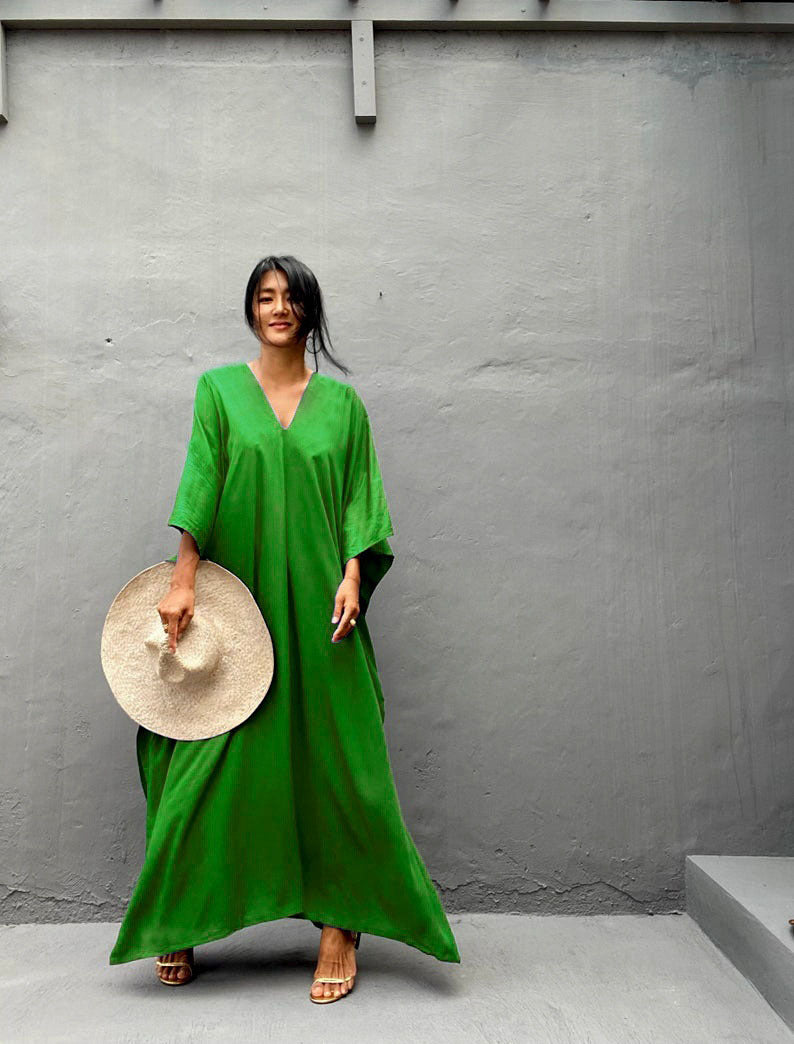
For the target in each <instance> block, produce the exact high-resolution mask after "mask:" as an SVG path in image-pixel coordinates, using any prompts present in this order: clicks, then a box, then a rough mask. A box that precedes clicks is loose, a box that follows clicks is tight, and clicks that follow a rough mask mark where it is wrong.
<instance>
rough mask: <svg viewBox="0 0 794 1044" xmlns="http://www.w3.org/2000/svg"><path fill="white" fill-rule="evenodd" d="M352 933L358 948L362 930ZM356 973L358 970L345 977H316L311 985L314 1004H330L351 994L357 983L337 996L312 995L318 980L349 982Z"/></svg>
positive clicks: (310, 991) (310, 992)
mask: <svg viewBox="0 0 794 1044" xmlns="http://www.w3.org/2000/svg"><path fill="white" fill-rule="evenodd" d="M351 934H352V935H353V939H354V942H355V948H356V949H358V944H359V943H360V942H361V932H352V933H351ZM356 975H358V972H356V973H355V975H346V976H345V978H344V979H335V978H334V977H333V976H328V975H323V976H320V978H319V979H315V980H314V982H312V984H311V986H310V987H309V1000H310V1001H312V1002H313V1003H314V1004H330V1003H331V1002H332V1001H338V1000H341V998H342V997H348V996H350V994H351V993H352V992H353V989H354V987H355V983H353V986H351V987H350V989H349V990H348V991H347V993H342V991H341V990H340V991H339V993H337V995H336V996H335V997H334V996H333V994H331V996H330V997H312V990H313V989H314V987H315V986H316V984H317V983H318V982H349V981H350V980H351V979H354V978H355V977H356Z"/></svg>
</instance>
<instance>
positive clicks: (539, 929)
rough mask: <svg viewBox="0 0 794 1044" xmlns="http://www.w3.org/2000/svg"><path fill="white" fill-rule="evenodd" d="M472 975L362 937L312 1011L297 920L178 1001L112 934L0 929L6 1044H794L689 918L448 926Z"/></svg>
mask: <svg viewBox="0 0 794 1044" xmlns="http://www.w3.org/2000/svg"><path fill="white" fill-rule="evenodd" d="M449 919H450V923H451V925H452V929H453V931H454V932H455V936H456V938H457V941H458V948H459V949H460V953H461V958H462V962H461V964H459V965H453V964H444V963H442V962H440V961H437V960H435V958H433V957H428V956H427V955H425V954H422V953H420V952H419V951H417V950H413V949H411V948H410V947H408V946H405V945H404V944H401V943H396V942H393V941H391V940H388V939H380V938H377V937H374V936H371V935H365V936H364V937H363V938H362V940H361V947H360V949H359V950H358V953H357V958H358V968H359V971H358V976H357V981H356V986H355V989H354V990H353V992H352V993H351V994H350V995H349V996H347V997H345V998H343V999H342V1000H340V1001H338V1002H336V1003H335V1004H329V1005H325V1006H321V1005H316V1004H312V1003H311V1002H310V1001H309V998H308V991H309V985H310V982H311V973H312V971H313V969H314V960H315V956H316V946H317V943H318V940H319V933H318V931H317V929H316V928H314V927H313V926H312V925H309V924H307V923H304V922H300V921H294V920H285V919H282V920H279V921H272V922H269V923H267V924H262V925H255V926H253V927H250V928H245V929H243V930H242V931H240V932H236V933H235V934H234V935H231V936H228V937H227V938H226V939H222V940H219V941H217V942H213V943H207V944H204V945H203V946H199V947H197V948H196V957H197V974H196V978H195V980H194V981H193V982H192V983H190V984H189V985H188V986H186V987H184V988H181V989H180V988H179V987H169V986H163V985H161V984H160V983H159V982H157V980H156V979H155V975H154V961H153V960H149V959H146V960H142V961H133V962H131V963H129V964H124V965H114V966H113V967H111V966H110V965H109V964H108V963H107V956H108V953H109V952H110V949H111V947H112V945H113V942H114V940H115V936H116V930H117V926H116V925H114V924H67V925H5V926H0V953H1V954H2V956H0V990H1V991H2V993H1V994H0V1040H2V1042H3V1044H16V1042H25V1044H32V1042H38V1041H47V1042H48V1044H52V1042H57V1041H86V1042H89V1041H90V1042H91V1044H96V1042H101V1044H122V1042H123V1044H133V1042H135V1044H141V1042H150V1041H157V1042H158V1044H159V1042H168V1044H171V1042H177V1041H180V1042H181V1041H184V1042H188V1041H190V1042H191V1044H193V1042H196V1041H223V1042H226V1041H231V1042H234V1044H243V1042H247V1041H257V1042H262V1041H274V1042H278V1044H291V1042H303V1041H305V1042H307V1044H309V1042H311V1044H316V1042H317V1041H320V1040H321V1041H322V1042H323V1044H336V1042H339V1044H342V1042H344V1044H369V1042H370V1041H373V1042H374V1041H376V1040H377V1041H378V1042H379V1044H380V1042H381V1041H390V1040H394V1041H410V1042H411V1044H436V1042H439V1044H441V1042H444V1044H447V1042H448V1044H468V1042H469V1041H472V1042H487V1044H514V1042H527V1044H572V1042H575V1044H623V1042H626V1044H645V1042H647V1044H699V1042H704V1044H705V1042H709V1044H713V1042H716V1041H731V1042H735V1044H755V1042H757V1044H760V1042H763V1044H772V1042H778V1041H781V1042H783V1041H785V1042H787V1044H789V1042H791V1041H792V1039H794V1034H792V1033H791V1031H790V1030H789V1029H788V1028H787V1027H786V1025H785V1023H784V1022H783V1021H782V1020H781V1019H780V1018H779V1017H778V1016H777V1015H776V1014H775V1012H774V1011H773V1010H772V1008H770V1007H769V1005H768V1004H767V1003H766V1001H765V1000H764V999H763V997H761V995H760V994H759V993H758V992H757V990H756V989H755V987H754V986H752V985H751V984H750V983H749V982H748V981H747V980H746V979H745V978H743V977H742V976H741V975H740V974H739V973H738V972H737V971H736V969H735V968H734V967H733V965H732V964H731V963H730V962H729V961H728V960H727V958H725V957H724V956H723V955H722V953H721V952H720V951H719V950H718V949H716V948H715V947H714V946H713V945H712V944H711V942H709V940H708V939H707V937H706V936H705V935H704V934H703V933H702V931H701V930H700V928H699V927H698V926H697V925H696V924H695V922H694V921H693V920H692V919H691V918H690V917H688V916H687V915H685V914H684V915H678V916H675V915H671V916H663V917H662V916H656V917H649V916H619V917H609V916H593V917H570V916H559V917H538V916H520V915H509V914H508V915H496V914H453V915H451V916H450V918H449Z"/></svg>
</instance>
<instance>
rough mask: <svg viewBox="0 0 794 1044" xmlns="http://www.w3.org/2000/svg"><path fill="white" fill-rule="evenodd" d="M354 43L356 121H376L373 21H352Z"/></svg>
mask: <svg viewBox="0 0 794 1044" xmlns="http://www.w3.org/2000/svg"><path fill="white" fill-rule="evenodd" d="M350 37H351V41H352V44H353V111H354V112H355V114H356V123H374V122H375V40H374V37H373V32H372V22H369V21H366V20H364V19H361V18H356V19H354V20H353V21H352V22H351V23H350Z"/></svg>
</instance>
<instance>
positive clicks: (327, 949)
mask: <svg viewBox="0 0 794 1044" xmlns="http://www.w3.org/2000/svg"><path fill="white" fill-rule="evenodd" d="M245 316H246V321H247V323H248V325H249V327H250V328H251V329H252V330H253V332H254V333H255V334H256V336H257V338H258V340H259V342H260V352H259V357H258V358H257V359H253V360H251V361H249V362H239V363H230V364H227V365H223V366H217V367H214V368H212V369H210V370H207V371H205V372H204V373H202V374H201V375H200V377H199V378H198V383H197V387H196V396H195V405H194V415H193V428H192V433H191V436H190V441H189V443H188V449H187V459H186V461H185V465H184V470H183V472H182V477H181V480H180V483H179V487H178V489H177V494H176V501H175V504H174V508H173V511H172V513H171V515H170V517H169V519H168V524H169V525H170V526H173V527H174V528H176V529H178V530H180V531H181V533H182V537H181V541H180V545H179V551H178V553H177V555H176V556H174V558H172V559H169V561H174V560H175V561H176V565H175V567H174V572H173V578H172V583H171V590H170V591H169V592H168V594H166V596H165V597H164V598H163V599H162V601H161V602H160V604H159V605H158V607H157V608H158V611H159V614H160V617H161V619H162V621H163V626H164V628H165V629H166V630H167V632H168V635H169V643H170V646H171V649H172V650H173V649H175V648H176V643H177V641H178V640H179V637H180V636H181V635H182V634H183V633H184V631H185V629H186V627H188V626H189V624H190V620H191V618H192V616H193V609H194V584H195V573H196V568H197V565H198V561H199V559H200V558H208V559H210V560H212V561H214V562H218V563H219V564H220V565H222V566H224V567H225V568H227V569H229V570H230V571H231V572H233V573H235V575H236V576H238V577H239V578H240V579H241V580H242V581H243V582H244V583H245V584H246V585H247V586H248V588H249V590H250V591H251V593H252V594H253V596H254V598H255V599H256V601H257V604H258V605H259V607H260V609H261V611H262V615H263V616H264V618H265V620H266V621H267V624H268V627H269V629H270V633H271V636H272V639H273V646H274V650H275V671H274V675H273V681H272V683H271V687H270V689H269V691H268V694H267V696H266V697H265V699H264V700H263V701H262V703H261V704H260V705H259V707H258V708H257V710H256V711H255V712H254V713H253V714H252V715H251V716H250V717H249V718H248V719H247V720H246V721H244V722H243V723H242V724H240V725H238V726H237V727H236V728H233V729H231V730H230V731H228V732H226V733H223V734H222V735H220V736H216V737H212V738H211V739H207V740H199V741H182V740H173V739H169V738H167V737H164V736H160V735H157V734H155V733H152V732H149V731H148V730H146V729H145V728H143V727H142V726H140V727H139V729H138V733H137V758H138V766H139V770H140V777H141V783H142V785H143V789H144V793H145V795H146V801H147V817H146V855H145V859H144V864H143V868H142V870H141V873H140V876H139V878H138V881H137V883H136V885H135V888H134V890H133V893H132V897H131V899H130V903H129V906H128V908H127V911H126V913H125V916H124V920H123V921H122V924H121V927H120V930H119V935H118V939H117V941H116V944H115V946H114V948H113V950H112V952H111V954H110V963H111V964H121V963H124V962H126V961H132V960H137V959H139V958H142V957H148V956H155V955H159V961H158V962H157V964H156V967H157V974H158V975H159V977H160V979H161V981H163V982H165V983H167V984H168V985H181V984H184V983H186V982H189V981H190V979H191V978H192V975H193V947H194V946H195V945H196V944H198V943H203V942H209V941H211V940H214V939H220V938H222V937H224V936H226V935H229V934H231V933H232V932H234V931H237V930H238V929H240V928H243V927H246V926H247V925H251V924H256V923H259V922H263V921H270V920H275V919H277V918H281V917H299V918H304V919H308V920H311V921H312V922H313V923H314V924H315V925H316V926H317V927H318V928H321V929H322V936H321V939H320V947H319V952H318V956H317V963H316V966H315V969H314V977H315V980H317V979H320V980H331V981H319V982H318V981H315V982H314V983H313V984H312V987H311V989H310V997H311V999H312V1000H314V1001H316V1002H318V1003H326V1002H328V1001H332V1000H336V999H338V998H339V997H342V996H345V994H346V993H348V992H349V990H350V989H351V988H352V986H353V984H354V982H355V974H356V960H355V950H356V949H357V947H358V942H359V938H360V933H361V932H369V933H370V934H373V935H381V936H385V937H387V938H391V939H397V940H400V941H401V942H405V943H407V944H408V945H410V946H414V947H416V948H417V949H419V950H422V951H423V952H424V953H428V954H431V955H433V956H435V957H437V958H438V959H439V960H442V961H452V962H459V961H460V955H459V953H458V949H457V946H456V943H455V939H454V937H453V934H452V930H451V928H450V926H449V923H448V921H447V918H446V916H445V914H444V910H443V908H442V906H441V903H440V901H439V898H438V895H437V893H436V891H435V888H434V887H433V883H432V881H431V880H430V877H429V875H428V873H427V870H426V868H425V866H424V863H423V862H422V860H421V858H420V856H419V854H418V852H417V850H416V848H415V846H414V843H413V841H412V839H411V837H410V834H409V832H408V830H407V828H406V826H405V822H404V820H403V818H402V813H401V810H400V806H399V801H398V797H397V792H396V789H395V785H394V779H393V776H392V772H391V766H390V762H389V756H388V751H387V747H386V739H385V733H384V730H383V722H384V720H385V709H384V700H383V693H382V690H381V685H380V681H379V678H378V671H377V665H376V662H375V654H374V650H373V646H372V642H371V639H370V635H369V631H368V629H367V623H366V618H365V613H366V610H367V606H368V604H369V601H370V599H371V597H372V594H373V591H374V589H375V587H376V586H377V584H378V583H379V582H380V580H381V579H382V578H383V576H384V575H385V573H386V571H387V570H388V569H389V568H390V566H391V564H392V561H393V558H394V555H393V552H392V550H391V547H390V545H389V541H388V537H389V536H391V535H393V529H392V523H391V518H390V516H389V510H388V506H387V503H386V498H385V495H384V491H383V484H382V480H381V474H380V469H379V466H378V459H377V455H376V451H375V446H374V441H373V438H372V433H371V430H370V425H369V418H368V415H367V411H366V409H365V407H364V404H363V402H362V401H361V399H360V398H359V396H358V394H357V393H356V392H355V390H354V389H353V387H352V386H351V385H349V384H346V383H343V382H341V381H338V380H336V379H335V378H332V377H329V376H326V375H324V374H320V373H318V372H317V353H318V349H317V342H318V341H319V344H320V348H319V350H320V351H321V352H322V353H323V354H324V355H326V356H327V358H329V359H330V360H331V362H333V363H334V365H336V366H337V367H338V368H339V369H341V370H343V371H344V372H345V373H347V372H348V371H347V369H346V367H344V366H342V365H341V364H339V363H337V362H336V360H335V359H334V358H333V357H332V356H331V354H330V353H329V351H328V350H327V348H326V344H325V339H326V337H327V328H326V321H325V315H324V309H323V301H322V295H321V292H320V288H319V286H318V284H317V280H316V279H315V277H314V275H313V274H312V272H311V271H310V270H309V269H308V268H307V267H306V266H305V265H303V264H302V263H301V262H300V261H298V260H296V259H295V258H293V257H291V256H283V257H275V256H270V257H266V258H263V259H262V260H261V261H260V262H259V263H258V264H257V265H256V267H255V268H254V270H253V272H252V273H251V277H250V279H249V281H248V286H247V289H246V295H245ZM310 334H311V335H312V348H311V351H312V352H313V354H314V356H315V370H314V372H312V371H310V370H307V368H306V366H305V362H304V353H305V351H306V347H307V339H308V337H309V335H310Z"/></svg>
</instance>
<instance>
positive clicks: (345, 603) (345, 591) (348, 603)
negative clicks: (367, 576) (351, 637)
mask: <svg viewBox="0 0 794 1044" xmlns="http://www.w3.org/2000/svg"><path fill="white" fill-rule="evenodd" d="M358 588H359V581H358V580H354V579H353V578H352V577H345V579H344V580H343V581H342V583H341V584H340V585H339V587H337V589H336V598H335V599H334V615H333V616H332V617H331V623H336V621H337V620H339V626H338V627H337V629H336V630H335V631H334V633H333V634H332V635H331V641H332V642H337V641H339V640H340V639H341V638H344V637H345V635H346V634H349V633H350V632H351V631H352V630H353V628H354V627H355V625H356V617H357V616H358V611H359V610H358ZM340 616H341V620H340V619H339V618H340Z"/></svg>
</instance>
